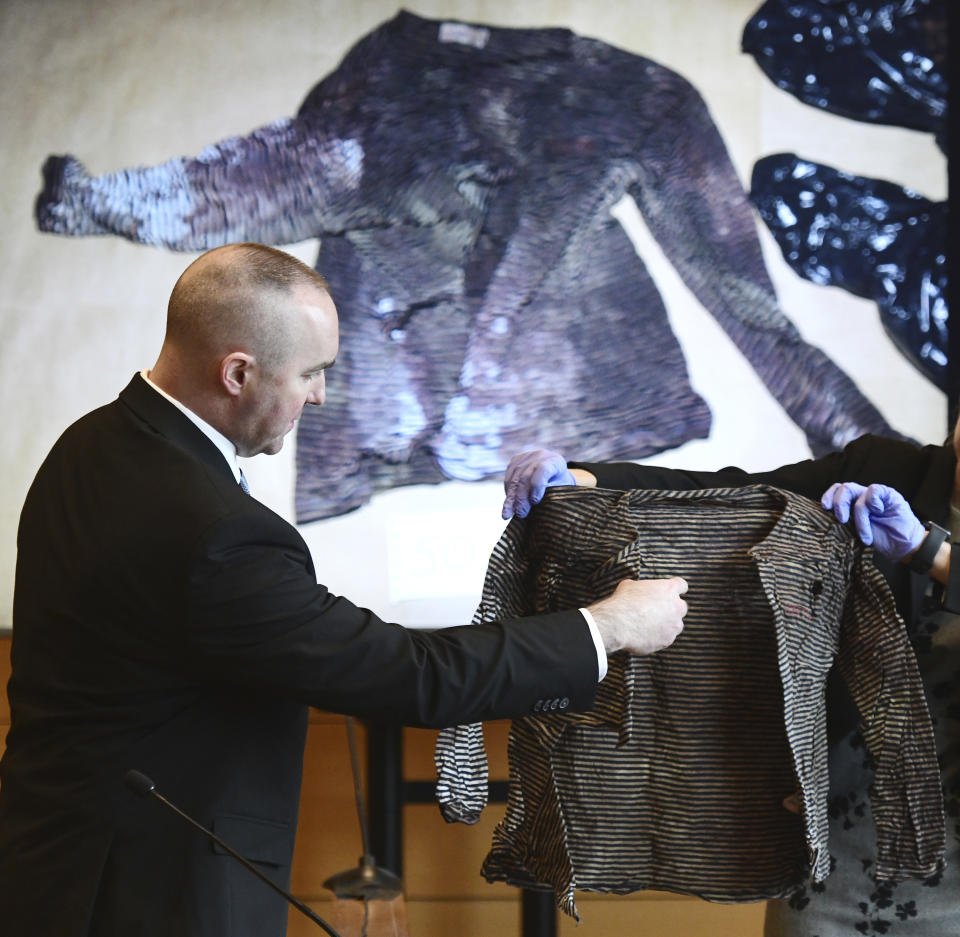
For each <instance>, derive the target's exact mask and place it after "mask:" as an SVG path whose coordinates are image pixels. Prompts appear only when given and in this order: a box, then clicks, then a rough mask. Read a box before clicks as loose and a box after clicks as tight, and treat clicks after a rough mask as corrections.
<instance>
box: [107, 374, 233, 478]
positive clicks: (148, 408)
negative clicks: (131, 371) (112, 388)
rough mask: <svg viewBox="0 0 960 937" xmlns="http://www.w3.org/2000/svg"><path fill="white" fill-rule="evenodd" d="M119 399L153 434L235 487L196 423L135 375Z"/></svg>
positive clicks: (222, 461)
mask: <svg viewBox="0 0 960 937" xmlns="http://www.w3.org/2000/svg"><path fill="white" fill-rule="evenodd" d="M119 399H120V402H121V403H122V404H123V405H124V406H126V407H128V408H129V409H130V410H132V411H133V413H134V414H136V416H137V417H138V418H139V419H141V420H143V422H144V423H146V424H147V425H148V426H150V427H151V428H152V429H153V430H154V431H155V432H157V433H159V434H160V435H161V436H163V437H164V438H165V439H168V440H169V441H170V442H172V443H173V444H174V445H176V446H178V447H179V448H181V449H183V450H185V451H186V452H188V453H189V454H190V455H192V456H193V457H194V458H196V459H199V460H200V461H201V462H204V463H205V464H207V465H208V466H210V467H211V468H213V469H214V470H216V471H217V472H220V473H222V474H223V475H224V477H226V478H228V479H229V480H230V481H231V482H232V483H233V484H236V479H235V478H234V476H233V472H232V471H231V469H230V466H229V465H227V460H226V459H225V458H224V457H223V453H221V452H220V450H219V449H218V448H217V447H216V446H215V445H214V444H213V443H212V442H211V441H210V439H208V438H207V436H205V435H204V433H203V432H202V431H201V430H200V428H199V427H198V426H197V425H196V424H195V423H193V422H192V421H191V420H190V419H189V418H188V417H187V416H186V415H185V414H184V413H182V412H181V411H180V410H178V409H177V408H176V407H175V406H174V405H173V404H172V403H170V401H169V400H167V399H166V398H165V397H163V396H162V395H161V394H158V393H157V392H156V391H155V390H154V389H153V388H152V387H151V386H150V385H149V384H148V383H147V382H146V381H145V380H144V379H143V378H142V377H141V376H140V375H139V374H135V375H134V376H133V379H132V380H131V381H130V383H129V384H127V386H126V387H125V388H124V389H123V390H122V391H121V392H120V398H119Z"/></svg>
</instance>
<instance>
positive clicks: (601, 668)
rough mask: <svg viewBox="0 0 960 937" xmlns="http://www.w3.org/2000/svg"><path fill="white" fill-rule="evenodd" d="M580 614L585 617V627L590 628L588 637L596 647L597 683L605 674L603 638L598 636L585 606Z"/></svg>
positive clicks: (598, 633)
mask: <svg viewBox="0 0 960 937" xmlns="http://www.w3.org/2000/svg"><path fill="white" fill-rule="evenodd" d="M580 612H581V614H582V615H583V617H584V618H585V619H586V622H587V627H588V628H589V629H590V637H591V638H593V643H594V646H595V647H596V649H597V673H598V676H597V683H599V682H600V681H601V680H602V679H603V678H604V677H605V676H606V675H607V652H606V651H605V650H604V648H603V640H602V639H601V637H600V629H599V628H598V627H597V623H596V622H595V621H594V620H593V615H591V614H590V612H588V611H587V610H586V609H585V608H581V609H580Z"/></svg>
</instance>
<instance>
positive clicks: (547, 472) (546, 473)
mask: <svg viewBox="0 0 960 937" xmlns="http://www.w3.org/2000/svg"><path fill="white" fill-rule="evenodd" d="M576 483H577V481H576V479H575V478H574V477H573V475H571V474H570V470H569V469H568V468H567V460H566V459H565V458H564V457H563V456H562V455H560V453H559V452H553V451H551V450H550V449H529V450H527V451H526V452H521V453H520V454H519V455H515V456H514V457H513V458H512V459H511V460H510V464H509V465H508V466H507V471H506V473H505V474H504V476H503V490H504V491H505V492H506V493H507V496H506V498H504V501H503V510H502V511H501V512H500V516H501V517H502V518H503V519H504V520H509V519H510V518H511V517H513V515H514V514H516V515H517V517H526V516H527V515H528V514H529V513H530V508H531V507H532V506H533V505H535V504H539V503H540V500H541V499H542V498H543V493H544V492H545V491H546V490H547V489H548V488H550V487H552V486H553V485H575V484H576Z"/></svg>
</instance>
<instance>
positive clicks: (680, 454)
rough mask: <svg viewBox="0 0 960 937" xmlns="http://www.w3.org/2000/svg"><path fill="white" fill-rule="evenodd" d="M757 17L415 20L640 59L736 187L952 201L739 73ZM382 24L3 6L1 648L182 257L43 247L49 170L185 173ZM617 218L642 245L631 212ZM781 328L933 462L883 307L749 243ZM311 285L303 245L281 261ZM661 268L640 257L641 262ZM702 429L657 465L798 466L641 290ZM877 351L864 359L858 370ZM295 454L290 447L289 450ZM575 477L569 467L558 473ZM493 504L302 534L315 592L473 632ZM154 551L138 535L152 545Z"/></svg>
mask: <svg viewBox="0 0 960 937" xmlns="http://www.w3.org/2000/svg"><path fill="white" fill-rule="evenodd" d="M757 6H759V0H669V2H664V0H633V2H622V3H597V2H594V0H568V2H557V0H554V2H549V0H539V2H536V0H525V2H524V3H517V2H516V0H487V2H482V0H476V2H467V0H461V2H452V0H446V2H440V0H437V2H414V0H412V2H410V3H408V4H407V5H406V7H407V9H410V10H411V11H412V12H415V13H419V14H421V15H424V16H431V17H449V18H458V19H464V20H468V21H473V22H487V23H493V24H498V25H517V26H548V25H551V26H567V27H569V28H572V29H573V30H575V31H577V32H579V33H581V34H584V35H589V36H594V37H596V38H600V39H603V40H605V41H607V42H610V43H612V44H614V45H618V46H620V47H622V48H626V49H629V50H631V51H634V52H637V53H640V54H643V55H645V56H648V57H650V58H653V59H656V60H658V61H660V62H661V63H663V64H664V65H667V66H670V67H672V68H674V69H676V70H678V71H680V72H681V73H682V74H684V75H685V76H686V77H687V78H689V79H690V80H692V81H693V83H694V84H695V85H696V86H697V88H698V89H699V90H700V92H701V94H703V96H704V98H705V99H706V101H707V103H708V105H709V107H710V109H711V111H712V114H713V116H714V119H715V121H716V122H717V124H718V126H719V127H720V130H721V133H722V134H723V136H724V138H725V140H726V142H727V146H728V148H729V150H730V153H731V156H732V158H733V161H734V165H735V166H736V168H737V170H738V172H739V174H740V177H741V179H742V181H743V182H744V184H745V185H746V184H747V182H748V180H749V176H750V171H751V168H752V166H753V163H754V161H755V160H756V159H757V158H759V157H760V156H763V155H767V154H769V153H773V152H778V151H785V150H790V151H793V152H798V153H801V154H802V155H805V156H808V157H811V158H815V159H817V160H818V161H819V162H823V163H826V164H828V165H832V166H836V167H838V168H843V169H846V170H848V171H851V172H855V173H858V174H861V175H864V176H869V177H877V178H885V179H889V180H891V181H895V182H899V183H901V184H903V185H909V186H911V187H913V188H915V189H916V190H917V191H919V192H921V193H922V194H924V195H926V196H928V197H930V198H934V199H942V198H945V197H946V164H945V160H944V158H943V156H942V154H940V152H939V151H938V150H937V149H936V147H935V145H934V143H933V140H932V138H931V137H930V136H928V135H925V134H919V133H914V132H910V131H907V130H901V129H896V128H885V127H879V126H875V125H868V124H859V123H855V122H853V121H850V120H844V119H842V118H838V117H833V116H831V115H829V114H827V113H825V112H822V111H818V110H816V109H814V108H811V107H808V106H806V105H803V104H801V103H799V102H798V101H796V100H794V99H793V98H792V97H790V96H789V95H787V94H785V93H784V92H781V91H779V90H777V89H776V88H775V87H774V86H773V84H772V83H771V82H770V81H769V80H768V79H767V78H766V77H765V76H764V75H763V74H762V73H761V72H760V70H759V68H758V67H757V66H756V64H755V63H754V61H753V60H752V59H751V58H750V57H748V56H746V55H743V54H741V53H740V52H739V46H740V36H741V33H742V30H743V26H744V24H745V23H746V21H747V19H748V18H749V16H750V15H751V14H752V13H753V12H754V10H755V9H756V7H757ZM396 10H397V6H395V5H394V4H392V3H389V2H386V0H353V2H336V0H272V2H269V3H264V2H262V0H221V2H216V0H85V2H84V0H80V2H78V0H5V2H4V3H3V4H2V5H0V42H2V55H0V87H2V88H3V89H4V94H3V98H2V102H0V109H2V126H3V141H4V160H3V165H4V173H3V183H2V193H3V194H2V202H0V221H2V224H3V237H2V239H0V270H2V280H0V356H2V367H0V408H2V409H0V413H2V415H3V426H4V435H3V446H2V455H0V459H2V470H0V478H2V479H3V487H2V493H0V627H3V626H6V625H8V624H9V621H10V605H11V598H12V591H13V569H14V562H15V530H16V523H17V517H18V514H19V510H20V506H21V504H22V501H23V498H24V495H25V494H26V490H27V487H28V486H29V483H30V480H31V479H32V477H33V474H34V472H35V471H36V469H37V467H38V466H39V464H40V462H41V461H42V459H43V457H44V455H45V454H46V452H47V450H48V449H49V447H50V445H51V444H52V443H53V441H54V440H55V439H56V437H57V436H58V435H59V433H60V432H61V431H62V429H63V428H65V427H66V426H67V425H68V424H69V423H70V422H71V421H72V420H74V419H75V418H76V417H78V416H80V415H81V414H83V413H84V412H86V411H87V410H89V409H91V408H93V407H95V406H97V405H99V404H101V403H104V402H107V401H108V400H111V399H113V398H114V397H115V396H116V394H117V392H118V391H119V390H120V389H121V388H122V387H123V386H124V384H125V383H126V382H127V381H128V380H129V378H130V376H131V374H132V373H133V372H134V371H135V370H138V369H139V368H141V367H145V366H146V367H149V366H151V365H152V364H153V361H154V360H155V356H156V352H157V350H158V348H159V345H160V340H161V338H162V334H163V316H164V310H165V307H166V299H167V296H168V294H169V291H170V288H171V287H172V285H173V283H174V281H175V280H176V278H177V276H178V275H179V274H180V272H181V271H182V270H183V268H184V267H185V266H186V265H187V264H188V263H189V262H190V261H191V260H192V259H193V257H194V256H195V255H192V254H191V255H188V254H176V253H172V252H168V251H165V250H160V249H156V248H151V247H144V246H137V245H133V244H129V243H127V242H125V241H122V240H120V239H117V238H76V239H74V238H59V237H55V236H51V235H44V234H39V233H38V232H37V231H36V229H35V226H34V223H33V214H32V212H33V200H34V198H35V196H36V194H37V193H38V191H39V189H40V167H41V165H42V163H43V161H44V159H45V158H46V156H47V155H48V154H51V153H67V152H69V153H73V154H74V155H76V156H77V157H79V158H80V159H81V160H82V161H83V162H84V164H85V165H86V166H87V168H88V169H89V170H90V172H91V173H94V174H98V173H102V172H108V171H111V170H115V169H119V168H122V167H124V166H133V165H153V164H155V163H159V162H162V161H164V160H166V159H168V158H170V157H173V156H180V155H192V154H195V153H197V152H198V151H199V150H200V149H202V148H203V147H204V146H206V145H207V144H209V143H211V142H214V141H216V140H219V139H222V138H224V137H227V136H231V135H236V134H244V133H246V132H248V131H250V130H252V129H254V128H255V127H258V126H260V125H262V124H264V123H267V122H269V121H271V120H274V119H276V118H278V117H282V116H285V115H290V114H292V113H293V112H294V111H295V110H296V109H297V107H298V106H299V104H300V102H301V100H302V98H303V97H304V96H305V94H306V92H307V91H308V90H309V89H310V88H311V87H312V86H313V84H314V83H315V82H316V81H317V80H318V79H319V78H321V77H322V76H323V75H325V74H326V73H327V72H329V71H331V70H332V69H333V68H335V67H336V65H337V63H338V62H339V59H340V57H341V56H342V55H343V53H344V52H345V51H346V50H347V49H348V48H349V47H350V46H351V45H352V44H353V43H354V42H355V41H356V40H357V39H358V38H359V37H360V36H361V35H363V34H364V33H366V32H367V31H369V30H370V29H372V28H373V27H374V26H376V25H378V24H379V23H381V22H382V21H384V20H386V19H388V18H389V17H391V16H392V15H393V14H394V13H395V12H396ZM620 212H621V217H622V219H623V221H624V223H625V224H626V225H627V227H628V230H629V232H630V234H631V236H632V237H634V239H635V241H636V242H637V243H640V242H642V241H643V239H644V237H645V236H646V235H645V232H644V230H643V225H642V223H641V222H639V219H638V217H637V215H636V212H634V211H632V206H630V205H623V206H621V209H620ZM759 228H760V236H761V239H762V243H763V246H764V250H765V255H766V258H767V263H768V269H769V270H770V273H771V275H772V277H773V279H774V283H775V285H776V287H777V290H778V294H779V297H780V300H781V305H782V307H783V308H784V310H785V312H786V313H787V314H788V315H789V316H790V317H791V318H792V319H793V320H794V322H795V323H796V324H797V326H798V328H799V329H800V330H801V332H802V333H803V335H804V337H805V338H806V339H807V340H808V341H809V342H811V343H813V344H818V345H820V346H821V347H823V348H825V349H827V350H828V351H829V353H830V355H831V357H833V358H834V360H835V361H837V363H838V364H839V365H840V366H841V367H843V368H844V369H845V370H846V371H847V373H848V374H850V375H851V376H852V377H853V378H854V379H855V380H856V381H857V382H858V384H859V385H860V388H861V390H862V391H863V392H864V393H865V394H866V395H867V396H868V397H869V398H870V399H871V400H872V401H873V402H874V403H875V404H876V405H877V406H878V407H879V408H880V409H881V411H882V412H883V413H884V414H885V416H886V417H887V419H888V420H889V421H890V423H891V424H892V425H893V426H895V427H896V428H897V429H900V430H901V431H903V432H907V433H910V434H911V435H913V436H914V437H915V438H919V439H921V440H923V441H930V442H932V441H940V440H941V439H942V438H943V436H944V432H945V425H946V403H945V400H944V398H943V395H942V394H940V393H939V392H937V391H936V390H935V389H934V388H933V387H932V385H930V384H929V383H928V382H927V381H926V380H925V379H924V378H923V377H921V376H920V375H919V373H917V372H916V371H915V370H913V369H912V367H911V366H910V365H909V364H908V363H907V362H906V361H905V359H903V358H902V356H900V355H899V353H898V352H897V351H896V350H895V349H894V348H893V347H892V345H891V344H890V342H889V340H888V339H887V338H886V337H885V335H884V334H883V333H882V331H881V329H880V325H879V319H878V315H877V310H876V306H875V305H874V304H872V303H869V302H866V301H863V300H857V299H855V298H853V297H851V296H850V295H848V294H846V293H843V292H842V291H840V290H837V289H826V288H822V287H817V286H814V285H812V284H810V283H807V282H806V281H803V280H801V279H800V278H799V277H797V276H796V275H795V274H794V273H793V272H792V271H791V270H790V269H789V268H788V267H787V266H786V265H785V263H784V262H783V260H782V259H781V257H780V253H779V250H778V249H777V247H776V245H775V243H774V242H773V239H772V237H770V235H769V234H767V232H766V230H765V229H763V226H762V225H759ZM287 249H289V250H290V251H291V252H292V253H295V254H296V255H297V256H299V257H300V258H301V259H303V260H305V261H307V262H312V261H313V260H314V256H315V250H316V248H315V245H314V244H313V243H309V242H306V243H301V244H298V245H291V246H288V248H287ZM652 249H653V247H649V248H648V247H645V248H644V256H645V257H647V256H648V251H649V250H652ZM652 272H653V273H654V275H655V277H656V279H657V280H658V283H659V285H660V287H661V290H662V292H663V295H664V298H665V299H666V301H667V304H668V307H669V310H670V314H671V319H672V322H673V325H674V328H675V331H676V333H677V335H678V337H679V338H680V339H681V341H682V342H683V343H684V346H685V350H686V352H687V358H688V363H689V367H690V372H691V377H692V380H693V383H694V386H695V388H696V389H698V390H699V391H700V392H701V393H702V394H703V396H704V397H705V398H706V399H707V401H708V402H709V403H710V405H711V408H712V409H713V411H714V417H715V423H714V430H713V435H712V437H711V438H710V439H709V440H707V441H700V442H695V443H691V444H688V445H687V446H685V447H683V448H682V449H681V450H675V451H673V452H670V453H665V454H663V456H661V457H659V458H658V461H660V462H662V463H665V464H674V465H685V466H696V467H703V468H716V467H719V466H721V465H725V464H729V463H735V464H739V465H741V466H743V467H745V468H748V469H754V468H762V467H771V466H773V465H777V464H781V463H783V462H787V461H793V460H795V459H800V458H804V457H806V456H807V455H808V454H809V453H808V450H807V449H806V445H805V443H804V440H803V437H802V435H801V433H800V431H799V430H798V429H797V427H795V426H794V425H793V424H792V423H791V422H790V421H789V420H788V419H787V418H786V416H785V415H784V414H783V412H782V410H781V409H780V407H779V405H777V404H776V403H775V402H774V401H773V400H772V398H771V397H770V395H769V393H768V392H767V391H766V389H765V388H764V387H763V386H762V385H761V384H760V383H759V381H758V380H757V378H756V376H755V375H754V374H753V372H752V370H751V369H750V368H749V366H748V365H746V363H745V362H744V361H743V359H742V356H741V355H740V354H739V352H737V351H736V350H735V349H734V348H733V347H732V346H731V344H730V342H729V340H728V339H727V338H726V336H725V335H724V333H722V332H721V330H720V329H719V328H718V327H717V326H716V324H715V323H714V322H713V320H712V319H711V318H710V317H709V315H707V314H706V313H705V312H704V311H703V310H702V309H701V308H700V307H699V306H698V305H697V303H696V302H695V301H693V300H692V299H691V298H690V297H689V295H688V294H687V292H686V290H685V288H684V287H683V286H682V285H681V284H679V283H678V282H677V281H676V277H675V275H673V274H672V271H671V270H670V269H669V268H668V267H667V266H666V265H664V266H663V267H662V268H661V267H654V268H653V269H652ZM864 331H866V332H867V333H868V334H869V335H870V339H869V345H870V347H871V348H872V349H873V350H874V351H873V352H871V354H870V355H864V354H863V353H862V352H861V351H860V347H861V339H859V338H857V336H861V335H862V334H863V332H864ZM291 440H292V437H291ZM572 455H573V454H571V456H572ZM245 471H246V472H247V474H248V476H249V477H250V480H251V483H252V485H253V486H254V489H255V491H256V493H257V494H258V495H259V496H260V497H261V498H262V499H263V500H265V501H267V502H268V503H269V504H270V505H271V506H273V507H274V508H275V509H276V510H278V511H280V512H281V513H283V514H284V515H286V516H288V517H291V516H292V491H293V477H294V462H293V448H292V442H291V443H290V444H288V446H287V447H286V448H285V449H284V451H283V453H281V454H280V455H279V456H276V457H273V458H270V457H266V456H261V457H260V458H258V459H254V460H251V462H250V463H249V464H248V465H247V466H245ZM499 505H500V486H499V484H498V483H496V482H488V483H477V484H466V483H459V482H450V483H447V484H444V485H440V486H429V487H426V486H423V487H414V488H407V489H398V490H394V491H391V492H388V493H386V494H382V495H379V496H378V497H376V498H375V499H374V501H373V503H372V504H371V505H369V506H368V507H365V508H363V509H361V510H359V511H356V512H353V513H352V514H350V515H346V516H344V517H340V518H334V519H331V520H327V521H322V522H318V523H315V524H311V525H308V526H307V527H306V528H305V529H304V533H305V535H306V536H307V538H308V540H309V542H310V544H311V546H312V548H313V551H314V555H315V559H316V563H317V568H318V571H319V575H320V578H321V580H322V581H323V582H325V583H326V584H327V585H328V586H330V588H331V589H333V590H334V591H337V592H341V593H345V594H346V595H348V596H350V597H351V598H352V599H354V600H355V601H357V602H359V603H360V604H364V605H368V606H369V607H371V608H373V609H374V610H375V611H377V612H378V613H380V614H382V615H384V616H386V617H390V618H393V619H395V620H399V621H401V622H404V623H405V624H420V625H432V624H445V623H450V624H453V623H459V622H463V621H466V620H467V619H468V618H469V617H470V615H471V614H472V611H473V608H474V606H475V604H476V601H477V597H478V595H479V590H480V586H481V583H482V579H483V574H484V570H485V565H486V558H487V556H488V554H489V550H490V547H491V546H492V544H493V543H494V542H495V540H496V538H497V536H498V535H499V531H500V530H501V529H502V524H501V522H500V521H499V519H498V515H499ZM145 535H149V531H145Z"/></svg>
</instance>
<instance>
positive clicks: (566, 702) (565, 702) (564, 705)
mask: <svg viewBox="0 0 960 937" xmlns="http://www.w3.org/2000/svg"><path fill="white" fill-rule="evenodd" d="M569 705H570V700H569V699H568V698H567V697H566V696H565V697H564V698H563V699H562V700H560V708H561V709H566V708H567V707H568V706H569Z"/></svg>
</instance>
